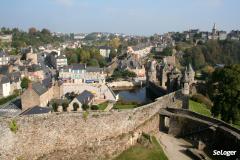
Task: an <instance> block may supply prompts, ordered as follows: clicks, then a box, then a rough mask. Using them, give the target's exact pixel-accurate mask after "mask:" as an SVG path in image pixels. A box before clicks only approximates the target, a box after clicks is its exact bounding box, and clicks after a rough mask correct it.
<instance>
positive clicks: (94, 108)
mask: <svg viewBox="0 0 240 160" xmlns="http://www.w3.org/2000/svg"><path fill="white" fill-rule="evenodd" d="M91 110H99V107H98V106H97V105H92V106H91Z"/></svg>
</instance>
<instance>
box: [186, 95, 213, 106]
mask: <svg viewBox="0 0 240 160" xmlns="http://www.w3.org/2000/svg"><path fill="white" fill-rule="evenodd" d="M191 99H192V100H193V101H195V102H198V103H202V104H205V105H206V106H207V107H208V108H209V109H210V108H211V107H212V106H213V104H212V102H211V100H210V99H208V98H207V97H205V96H204V95H202V94H195V95H193V96H192V97H191Z"/></svg>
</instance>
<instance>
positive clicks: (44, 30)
mask: <svg viewBox="0 0 240 160" xmlns="http://www.w3.org/2000/svg"><path fill="white" fill-rule="evenodd" d="M41 33H42V34H44V35H51V32H50V31H49V30H48V29H46V28H43V29H42V31H41Z"/></svg>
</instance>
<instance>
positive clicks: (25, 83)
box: [21, 77, 31, 89]
mask: <svg viewBox="0 0 240 160" xmlns="http://www.w3.org/2000/svg"><path fill="white" fill-rule="evenodd" d="M30 82H31V81H30V80H29V79H28V78H27V77H24V78H23V79H22V82H21V88H22V89H27V88H28V85H29V83H30Z"/></svg>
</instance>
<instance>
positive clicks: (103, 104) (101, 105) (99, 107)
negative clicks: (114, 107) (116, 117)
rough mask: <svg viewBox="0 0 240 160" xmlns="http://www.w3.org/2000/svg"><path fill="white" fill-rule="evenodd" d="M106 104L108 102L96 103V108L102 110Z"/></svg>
mask: <svg viewBox="0 0 240 160" xmlns="http://www.w3.org/2000/svg"><path fill="white" fill-rule="evenodd" d="M107 106H108V102H104V103H101V104H99V105H98V109H99V110H104V109H105V108H107Z"/></svg>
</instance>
